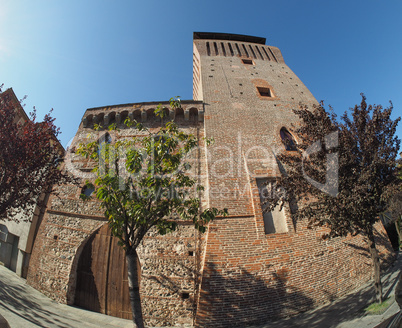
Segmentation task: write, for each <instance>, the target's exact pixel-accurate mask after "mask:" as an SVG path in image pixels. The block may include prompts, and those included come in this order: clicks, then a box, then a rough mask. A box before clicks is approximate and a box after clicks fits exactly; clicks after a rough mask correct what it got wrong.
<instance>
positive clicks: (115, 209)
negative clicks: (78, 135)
mask: <svg viewBox="0 0 402 328" xmlns="http://www.w3.org/2000/svg"><path fill="white" fill-rule="evenodd" d="M170 105H171V107H172V109H175V108H178V107H180V101H179V99H171V101H170ZM166 110H167V109H166V108H163V107H162V106H161V105H159V106H158V107H157V109H156V110H155V114H156V116H157V117H160V119H161V121H162V124H161V127H160V128H158V129H156V130H155V129H148V128H146V127H145V126H144V125H143V124H141V123H138V122H137V121H135V120H133V121H132V120H130V119H127V120H126V122H125V123H126V124H127V126H128V127H132V128H135V129H137V130H138V133H139V134H140V133H143V136H141V137H132V138H128V139H124V138H121V139H120V138H119V137H118V136H117V134H118V130H117V129H116V127H115V126H111V127H109V130H110V131H114V132H115V133H116V139H115V140H117V141H115V142H111V143H109V142H103V143H101V145H99V144H98V142H97V141H94V142H90V143H87V144H81V145H80V146H79V148H78V150H77V153H79V154H81V155H83V156H85V157H87V158H91V159H93V160H94V161H95V162H96V164H95V169H94V172H95V173H96V176H97V178H96V180H95V186H94V187H96V197H97V198H98V200H99V201H100V204H101V206H102V207H103V208H104V210H105V216H106V218H107V219H108V223H109V227H110V229H111V232H112V235H113V236H115V237H117V238H118V239H119V244H120V245H121V246H122V247H123V248H124V250H125V255H126V262H127V270H128V280H129V293H130V301H131V308H132V313H133V321H134V325H135V327H140V328H142V327H144V324H143V318H142V309H141V298H140V291H139V280H138V278H139V272H138V270H137V261H138V256H137V251H136V250H137V247H138V246H139V244H140V242H141V241H142V239H143V238H144V236H145V235H146V233H147V232H148V231H149V230H150V229H151V228H152V227H155V228H156V229H157V231H158V232H159V233H160V234H162V235H163V234H166V233H168V232H170V231H174V230H175V229H176V227H177V225H178V223H179V221H182V220H184V221H192V222H193V224H194V226H195V228H196V229H198V230H199V231H200V232H204V231H205V229H206V225H207V224H208V222H210V221H211V220H213V219H214V218H215V217H216V216H217V215H223V216H225V215H226V214H227V210H226V209H224V210H218V209H216V208H208V209H204V210H201V209H200V208H201V202H200V199H199V198H198V192H200V191H202V190H203V188H202V186H200V185H198V184H197V179H196V178H195V177H192V176H191V175H190V174H189V172H190V169H191V165H190V158H189V157H190V156H189V155H190V153H191V152H192V151H193V150H195V148H196V147H198V145H199V140H197V138H195V137H194V136H193V135H188V134H186V133H184V132H182V131H180V129H179V128H178V126H177V125H176V124H175V123H174V122H173V121H168V122H167V123H166V124H163V119H164V117H165V115H166ZM206 142H208V141H206ZM117 155H119V156H117ZM88 185H91V183H90V182H88ZM91 187H92V186H91ZM82 197H83V198H86V197H85V196H84V195H82Z"/></svg>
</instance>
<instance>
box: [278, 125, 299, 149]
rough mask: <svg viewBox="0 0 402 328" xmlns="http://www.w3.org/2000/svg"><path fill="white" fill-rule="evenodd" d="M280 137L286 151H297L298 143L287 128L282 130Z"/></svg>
mask: <svg viewBox="0 0 402 328" xmlns="http://www.w3.org/2000/svg"><path fill="white" fill-rule="evenodd" d="M280 135H281V139H282V142H283V144H284V145H285V149H286V150H289V151H294V150H297V148H296V141H295V139H294V138H293V136H292V134H291V133H290V132H289V131H288V130H287V129H286V128H282V129H281V131H280Z"/></svg>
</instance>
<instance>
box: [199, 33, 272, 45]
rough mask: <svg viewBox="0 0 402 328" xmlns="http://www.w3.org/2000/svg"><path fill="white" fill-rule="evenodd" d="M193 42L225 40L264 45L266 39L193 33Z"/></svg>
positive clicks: (225, 34) (237, 35)
mask: <svg viewBox="0 0 402 328" xmlns="http://www.w3.org/2000/svg"><path fill="white" fill-rule="evenodd" d="M193 40H226V41H240V42H249V43H258V44H265V41H266V39H265V38H261V37H258V36H250V35H243V34H230V33H214V32H212V33H211V32H194V34H193Z"/></svg>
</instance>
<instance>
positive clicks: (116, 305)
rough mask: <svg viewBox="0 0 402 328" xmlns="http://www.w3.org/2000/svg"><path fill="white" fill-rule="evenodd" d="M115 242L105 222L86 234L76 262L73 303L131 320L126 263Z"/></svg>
mask: <svg viewBox="0 0 402 328" xmlns="http://www.w3.org/2000/svg"><path fill="white" fill-rule="evenodd" d="M117 242H118V239H117V238H115V237H112V236H111V233H110V230H109V227H108V225H107V224H106V225H104V226H103V227H101V228H100V229H99V230H98V231H97V232H96V233H94V234H93V235H92V236H91V237H90V239H89V240H88V242H87V243H86V245H85V246H84V249H83V251H82V254H81V256H80V259H79V261H78V268H77V287H76V291H75V304H76V305H78V306H80V307H82V308H85V309H87V310H91V311H96V312H100V313H104V314H107V315H111V316H115V317H119V318H124V319H131V318H132V315H131V306H130V299H129V293H128V280H127V264H126V259H125V255H124V250H123V249H122V248H121V247H120V246H119V245H118V244H117Z"/></svg>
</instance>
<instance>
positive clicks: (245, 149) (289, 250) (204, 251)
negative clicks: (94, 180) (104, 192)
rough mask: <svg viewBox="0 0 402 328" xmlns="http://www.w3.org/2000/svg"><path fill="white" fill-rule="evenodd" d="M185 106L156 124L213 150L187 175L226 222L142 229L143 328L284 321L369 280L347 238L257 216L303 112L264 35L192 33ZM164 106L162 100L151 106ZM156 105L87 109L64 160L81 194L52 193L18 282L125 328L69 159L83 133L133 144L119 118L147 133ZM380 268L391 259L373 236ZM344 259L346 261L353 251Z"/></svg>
mask: <svg viewBox="0 0 402 328" xmlns="http://www.w3.org/2000/svg"><path fill="white" fill-rule="evenodd" d="M193 47H194V54H193V65H194V66H193V67H194V73H193V97H194V100H186V101H182V108H180V109H176V111H175V112H173V111H172V112H170V113H169V118H170V119H172V120H174V121H175V122H176V123H177V124H178V126H179V128H180V129H183V130H184V131H185V132H187V133H192V134H195V135H197V136H198V137H199V138H202V137H204V136H205V137H207V138H213V139H214V141H215V142H214V144H213V145H212V146H210V147H204V145H203V144H200V146H201V147H200V148H199V151H198V152H197V155H195V156H196V158H195V161H196V165H194V167H195V168H196V170H197V174H198V176H199V178H200V182H201V184H202V185H204V186H205V187H206V193H205V195H204V197H203V199H202V200H203V204H208V206H210V207H217V208H228V210H229V216H228V217H225V218H217V219H216V220H215V221H214V222H212V223H210V224H209V226H208V230H207V232H206V233H205V234H202V235H200V234H198V232H197V231H195V229H194V228H193V226H192V223H191V222H190V223H188V222H183V223H182V224H181V225H180V226H179V229H178V230H177V231H175V232H174V233H171V234H168V235H166V236H162V237H161V236H159V235H158V234H157V233H156V231H153V230H151V231H150V232H149V233H148V234H147V235H146V237H145V239H144V240H143V243H142V245H141V247H140V248H139V249H138V254H139V258H140V262H141V263H140V266H141V295H142V304H143V311H144V318H145V322H146V324H147V325H149V326H174V325H195V326H196V327H234V326H246V325H248V324H257V323H261V322H267V321H270V320H273V319H276V318H278V317H284V316H289V315H292V314H295V313H298V312H301V311H304V310H307V309H310V308H313V307H315V306H318V305H320V304H323V303H325V302H327V301H329V300H332V299H334V298H336V297H339V296H341V295H344V294H345V293H347V292H348V291H349V290H351V289H353V288H356V287H358V286H360V285H361V284H362V283H364V282H366V281H367V280H368V279H370V277H371V272H372V268H371V261H370V257H369V256H368V254H367V252H366V251H365V249H366V247H365V246H366V244H365V241H364V240H363V239H362V238H361V237H353V238H352V237H347V238H335V239H332V240H329V241H323V240H322V239H321V238H320V235H321V234H322V232H323V231H322V230H320V229H318V230H311V229H307V222H304V221H303V220H302V221H297V222H294V221H293V220H292V216H291V213H290V208H289V206H288V205H286V204H285V206H284V208H283V210H282V211H279V210H278V209H275V210H273V211H272V212H270V213H265V214H263V211H262V207H261V203H262V202H261V199H260V192H259V189H260V190H261V189H263V188H264V185H265V184H266V183H269V181H271V180H274V179H276V178H278V177H279V176H280V174H281V173H280V168H279V166H280V164H279V163H278V162H277V160H276V157H275V154H278V153H280V152H286V151H288V150H287V149H286V148H285V146H284V144H283V143H282V139H283V138H291V139H293V141H294V142H297V140H296V139H295V137H294V136H293V135H292V126H293V125H292V124H296V125H297V123H298V120H297V117H296V116H295V115H294V113H293V112H292V109H296V108H297V107H298V106H299V103H303V104H305V105H308V106H309V107H311V106H312V105H314V104H317V101H316V100H315V98H314V97H313V96H312V94H311V93H310V92H309V90H308V89H307V88H306V86H305V85H304V84H303V83H302V82H301V81H300V79H299V78H298V77H297V76H296V75H295V74H294V73H293V72H292V71H291V70H290V68H289V67H288V66H287V65H286V64H285V62H284V59H283V57H282V54H281V52H280V51H279V49H278V48H275V47H271V46H267V45H265V39H264V38H258V37H252V36H244V35H234V34H222V33H194V43H193ZM162 104H163V105H166V106H167V105H168V103H162ZM157 105H158V102H147V103H131V104H122V105H111V106H106V107H98V108H89V109H87V110H86V111H85V113H84V115H83V118H82V120H81V123H80V125H79V128H78V131H77V134H76V136H75V137H74V140H73V141H72V144H71V146H70V147H69V149H68V150H67V151H66V154H67V155H66V163H67V164H69V165H70V171H71V172H72V173H73V174H75V175H76V176H77V177H80V178H81V179H82V186H81V187H77V186H62V187H60V188H59V193H58V196H57V197H56V196H54V195H53V196H51V197H50V199H49V204H48V207H47V210H46V213H45V215H44V216H43V220H42V221H41V222H40V227H39V230H38V234H37V238H36V240H35V243H34V248H33V251H32V257H31V262H30V266H29V272H28V277H27V281H28V283H29V284H30V285H32V286H33V287H35V288H37V289H39V290H41V291H42V292H43V293H45V294H46V295H48V296H50V297H52V298H53V299H55V300H57V301H59V302H62V303H67V304H76V305H78V306H81V307H84V308H87V309H90V310H93V311H99V312H102V313H106V314H109V315H114V316H119V317H123V318H130V316H131V314H130V305H129V303H128V292H127V288H128V287H127V273H126V268H125V267H124V265H121V263H124V258H123V256H124V255H123V254H122V251H121V249H120V248H119V247H118V246H117V241H116V240H115V239H114V238H112V237H111V235H110V231H109V230H108V226H107V222H106V220H105V217H104V215H103V213H102V210H101V209H100V208H99V203H98V202H97V201H96V200H91V201H89V202H83V201H82V200H81V199H80V194H81V193H86V192H88V190H86V189H85V187H84V184H85V181H86V180H87V179H88V177H87V176H86V175H87V174H88V173H89V172H90V171H91V169H92V168H91V166H90V163H89V162H88V161H86V160H85V159H83V158H82V157H80V156H79V155H77V154H75V148H76V146H77V145H78V144H79V143H81V142H83V141H85V140H86V137H87V136H88V134H89V133H92V135H94V134H96V133H98V135H97V138H99V140H101V139H102V140H106V139H108V138H110V139H111V140H112V141H113V138H114V137H113V136H109V137H108V138H106V137H107V134H108V132H107V130H100V131H98V132H95V131H94V124H100V125H102V126H105V127H106V126H108V125H109V124H110V123H116V124H117V126H118V127H119V128H120V132H119V133H120V135H119V138H126V137H130V136H133V135H139V131H137V130H134V128H127V127H125V126H124V125H123V122H124V120H125V118H126V117H130V118H132V119H136V120H138V121H141V122H143V124H144V125H146V126H147V127H149V128H151V129H157V128H159V127H160V121H158V120H156V119H155V116H154V109H155V108H156V106H157ZM377 231H378V237H379V238H380V239H379V240H378V241H377V245H379V250H380V253H381V254H382V256H383V258H386V257H388V256H390V255H391V254H392V248H391V246H390V243H389V241H388V240H387V238H386V237H385V236H386V235H385V231H384V229H383V227H382V226H381V225H377ZM357 250H358V251H357Z"/></svg>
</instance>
